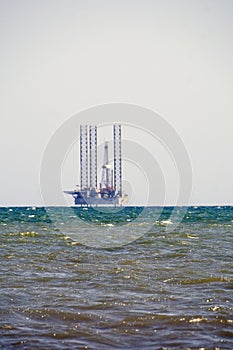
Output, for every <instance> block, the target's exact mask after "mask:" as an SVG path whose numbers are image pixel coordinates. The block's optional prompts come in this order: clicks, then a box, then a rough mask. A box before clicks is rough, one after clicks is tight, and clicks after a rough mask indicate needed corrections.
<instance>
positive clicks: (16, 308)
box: [0, 206, 233, 350]
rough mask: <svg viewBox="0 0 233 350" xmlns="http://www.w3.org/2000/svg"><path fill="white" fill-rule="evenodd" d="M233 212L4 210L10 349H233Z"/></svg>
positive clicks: (1, 250)
mask: <svg viewBox="0 0 233 350" xmlns="http://www.w3.org/2000/svg"><path fill="white" fill-rule="evenodd" d="M232 248H233V207H231V206H213V207H205V206H201V207H198V206H196V207H194V206H192V207H182V208H173V207H165V208H159V207H146V208H142V207H126V208H120V209H119V208H117V209H116V210H115V211H114V210H112V209H111V210H110V209H108V210H107V209H106V210H105V209H101V208H86V207H82V208H74V207H71V208H62V207H47V208H42V207H12V208H10V207H7V208H6V207H2V208H0V258H1V268H0V286H1V289H0V293H1V294H0V348H1V349H7V350H8V349H9V350H11V349H28V350H29V349H30V350H33V349H51V350H52V349H61V350H62V349H67V350H68V349H101V350H105V349H143V350H152V349H153V350H154V349H163V350H166V349H199V350H204V349H215V350H218V349H233V249H232Z"/></svg>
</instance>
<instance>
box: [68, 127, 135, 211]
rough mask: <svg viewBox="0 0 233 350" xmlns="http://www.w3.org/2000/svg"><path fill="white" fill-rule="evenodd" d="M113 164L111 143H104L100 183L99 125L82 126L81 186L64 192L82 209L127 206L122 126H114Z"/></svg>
mask: <svg viewBox="0 0 233 350" xmlns="http://www.w3.org/2000/svg"><path fill="white" fill-rule="evenodd" d="M113 146H114V152H113V153H114V154H113V156H114V162H113V169H112V168H111V165H110V162H109V154H108V153H109V152H108V142H105V144H104V159H103V165H102V176H101V182H100V183H99V186H98V185H97V184H98V181H97V126H96V125H81V126H80V186H78V187H77V189H75V190H74V191H64V192H65V193H67V194H70V195H72V196H73V198H74V204H75V205H80V206H97V205H100V206H102V205H114V206H124V205H126V204H127V202H128V196H127V195H126V194H123V190H122V148H121V125H120V124H115V125H113Z"/></svg>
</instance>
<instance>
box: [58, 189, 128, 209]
mask: <svg viewBox="0 0 233 350" xmlns="http://www.w3.org/2000/svg"><path fill="white" fill-rule="evenodd" d="M65 193H67V194H70V195H72V196H73V198H74V204H75V205H79V206H113V205H114V206H125V205H127V204H128V196H127V195H123V196H121V197H108V198H101V197H91V196H85V195H82V194H80V192H78V191H65Z"/></svg>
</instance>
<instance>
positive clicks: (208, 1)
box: [0, 0, 233, 206]
mask: <svg viewBox="0 0 233 350" xmlns="http://www.w3.org/2000/svg"><path fill="white" fill-rule="evenodd" d="M232 19H233V2H232V1H231V0H222V1H219V0H154V1H152V0H124V1H123V0H118V1H112V0H108V1H107V0H99V1H94V0H92V1H91V0H85V1H84V0H83V1H81V0H80V1H79V0H49V1H48V0H40V1H35V0H0V48H1V55H0V77H1V79H0V95H1V99H0V118H1V119H0V120H1V124H0V125H1V127H0V149H1V156H0V162H1V171H0V206H11V205H13V206H21V205H28V206H30V205H43V200H42V198H41V193H40V168H41V161H42V159H43V155H44V152H45V149H46V146H47V144H48V142H49V141H50V140H51V138H52V137H53V135H54V133H55V132H56V130H57V129H58V128H60V127H61V126H62V125H63V124H64V123H67V122H68V121H69V119H70V118H71V117H72V116H74V115H76V114H77V113H78V112H80V111H83V110H86V109H88V108H91V107H94V106H97V105H104V104H109V103H126V104H133V105H137V106H141V107H143V108H147V109H149V110H152V111H154V112H155V113H157V114H158V115H160V116H162V118H164V120H166V122H167V123H168V124H169V125H171V126H172V128H173V129H174V130H175V131H176V133H177V134H178V135H179V137H180V138H181V139H182V141H183V144H184V146H185V148H186V150H187V152H188V154H189V157H190V160H191V164H192V171H193V178H192V188H193V189H192V196H191V198H190V204H193V205H201V204H208V205H215V204H216V205H222V204H233V181H232V179H233V137H232V131H233V63H232V62H233V40H232V37H233V20H232ZM146 127H147V129H149V128H150V125H146ZM125 132H126V134H127V130H126V131H125ZM129 134H130V131H129ZM143 137H144V136H143V135H142V138H143ZM103 138H104V136H103ZM126 138H128V136H127V135H126ZM129 138H133V136H132V135H131V136H130V137H129ZM135 138H137V135H136V133H135ZM145 142H146V137H145ZM151 142H152V141H151ZM71 148H72V147H71ZM72 149H73V150H72V151H71V153H70V155H67V158H66V161H64V164H65V165H64V169H63V170H62V171H63V185H64V186H65V187H66V188H65V189H67V188H68V187H69V188H68V189H73V187H74V186H75V184H76V183H77V180H76V179H77V177H78V172H77V170H78V169H77V168H76V165H75V163H74V162H72V159H74V154H76V153H78V149H77V147H76V148H75V146H74V147H73V148H72ZM152 149H153V145H152V143H151V150H152ZM72 152H73V153H72ZM75 152H76V153H75ZM164 153H165V152H163V151H162V150H161V152H159V157H158V162H160V161H161V163H164V164H165V163H166V161H167V160H166V157H167V156H166V155H165V154H164ZM163 154H164V156H163ZM77 157H78V155H77ZM127 166H128V168H127ZM126 168H127V170H128V172H127V174H128V175H127V176H128V177H127V181H128V189H129V190H130V182H131V181H132V183H134V186H133V188H136V187H137V188H140V183H141V181H142V180H141V177H140V176H141V175H140V174H138V180H137V177H136V180H135V176H134V175H135V172H134V169H131V168H130V165H129V164H128V165H127V164H126ZM161 168H162V169H164V171H163V173H164V174H163V176H164V178H165V180H166V181H165V183H166V187H167V191H166V192H167V195H166V198H165V204H167V205H169V204H175V201H176V197H177V186H176V185H175V183H176V180H175V178H173V176H170V178H169V174H168V173H169V169H170V168H171V167H170V168H169V167H167V168H166V166H165V167H164V166H162V165H161ZM174 176H175V175H174ZM63 185H62V186H63ZM131 187H132V186H131ZM142 193H143V192H142V191H141V192H140V191H138V193H134V195H133V199H132V204H140V203H141V200H142V199H141V197H140V196H141V195H142ZM69 200H71V199H69ZM69 200H68V201H69ZM54 204H56V203H54ZM154 204H158V203H156V202H155V203H154Z"/></svg>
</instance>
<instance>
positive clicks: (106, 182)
mask: <svg viewBox="0 0 233 350" xmlns="http://www.w3.org/2000/svg"><path fill="white" fill-rule="evenodd" d="M110 168H111V166H110V164H109V160H108V142H105V144H104V162H103V165H102V179H101V188H109V187H111V185H110V179H111V174H110V171H111V169H110Z"/></svg>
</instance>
